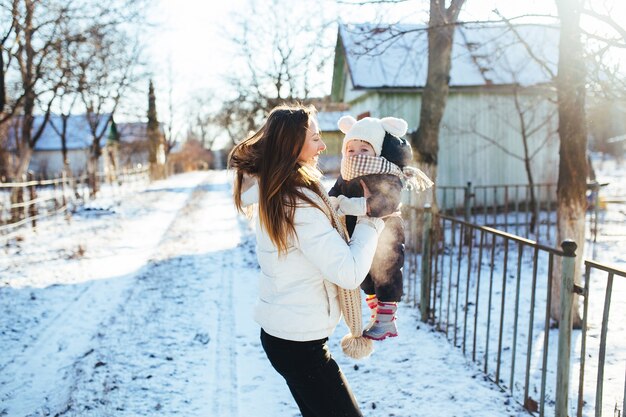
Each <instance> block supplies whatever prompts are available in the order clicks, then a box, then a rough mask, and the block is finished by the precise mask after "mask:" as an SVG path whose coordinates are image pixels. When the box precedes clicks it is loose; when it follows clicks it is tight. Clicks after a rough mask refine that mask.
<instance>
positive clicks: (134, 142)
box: [9, 114, 162, 176]
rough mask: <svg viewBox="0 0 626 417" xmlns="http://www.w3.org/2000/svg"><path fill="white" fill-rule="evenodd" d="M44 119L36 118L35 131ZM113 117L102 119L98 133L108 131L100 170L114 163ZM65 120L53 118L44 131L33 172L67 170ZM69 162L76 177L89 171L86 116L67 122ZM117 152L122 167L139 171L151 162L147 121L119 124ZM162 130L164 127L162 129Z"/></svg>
mask: <svg viewBox="0 0 626 417" xmlns="http://www.w3.org/2000/svg"><path fill="white" fill-rule="evenodd" d="M42 120H43V117H42V116H36V117H35V123H34V126H33V131H36V130H37V128H38V127H39V126H40V125H41V122H42ZM110 120H111V118H110V117H109V116H102V117H101V121H100V124H99V125H98V127H97V132H101V131H102V130H101V129H105V130H106V132H104V134H103V135H102V138H101V139H100V148H101V150H102V155H101V157H100V159H99V167H98V170H99V171H100V172H103V171H106V168H108V166H105V165H106V164H107V163H109V162H110V158H108V154H107V150H108V148H107V146H108V145H109V144H111V145H112V144H113V143H110V142H111V138H112V137H111V134H110V132H109V129H110V126H111V124H110ZM61 127H62V119H61V116H60V115H56V114H52V115H50V120H49V121H48V124H47V125H46V127H45V128H44V130H43V132H42V134H41V137H40V138H39V140H38V141H37V143H36V144H35V149H34V152H33V156H32V159H31V162H30V165H29V170H30V171H32V172H34V173H35V174H39V175H44V176H55V175H57V174H58V173H60V172H61V171H62V170H63V154H62V144H61V136H60V132H61ZM66 129H67V130H66V148H67V159H68V163H69V166H70V169H71V171H72V173H73V174H75V175H79V174H81V173H84V172H86V170H87V161H88V160H89V154H90V148H91V144H92V142H93V135H92V133H91V130H90V128H89V125H88V123H87V120H86V117H85V115H84V114H80V115H71V116H69V117H68V119H67V127H66ZM116 129H117V135H116V138H117V140H116V142H117V143H115V146H116V151H115V159H116V164H119V168H135V167H138V166H146V165H147V163H148V138H147V133H146V123H145V122H132V123H117V124H116ZM161 130H162V128H161ZM16 136H17V135H16V132H15V126H13V127H12V128H10V129H9V143H15V137H16Z"/></svg>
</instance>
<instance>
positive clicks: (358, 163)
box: [341, 155, 433, 192]
mask: <svg viewBox="0 0 626 417" xmlns="http://www.w3.org/2000/svg"><path fill="white" fill-rule="evenodd" d="M370 174H391V175H395V176H396V177H399V178H400V179H401V180H402V184H403V185H404V186H407V187H408V188H409V189H412V190H414V191H415V192H420V191H424V190H425V189H427V188H430V187H432V186H433V182H432V181H431V180H430V178H428V176H427V175H426V174H424V172H422V171H421V170H419V169H417V168H414V167H409V166H407V167H404V168H402V169H400V167H399V166H397V165H396V164H393V163H391V162H389V161H388V160H386V159H385V158H383V157H381V156H369V155H354V156H349V157H344V158H343V159H342V160H341V176H342V177H343V179H344V180H346V181H350V180H353V179H354V178H358V177H361V176H363V175H370Z"/></svg>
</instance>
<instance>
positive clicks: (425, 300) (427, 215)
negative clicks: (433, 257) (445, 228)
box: [420, 204, 433, 322]
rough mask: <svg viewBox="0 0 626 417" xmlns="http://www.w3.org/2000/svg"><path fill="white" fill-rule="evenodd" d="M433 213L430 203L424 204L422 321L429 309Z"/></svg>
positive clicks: (424, 320)
mask: <svg viewBox="0 0 626 417" xmlns="http://www.w3.org/2000/svg"><path fill="white" fill-rule="evenodd" d="M432 223H433V214H432V209H431V207H430V204H426V205H425V206H424V225H423V229H422V277H421V280H420V283H421V292H420V313H421V315H422V321H423V322H427V321H428V310H429V309H430V247H431V242H430V237H431V236H432Z"/></svg>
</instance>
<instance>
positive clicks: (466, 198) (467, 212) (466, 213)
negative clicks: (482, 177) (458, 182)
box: [463, 181, 474, 223]
mask: <svg viewBox="0 0 626 417" xmlns="http://www.w3.org/2000/svg"><path fill="white" fill-rule="evenodd" d="M472 197H474V195H473V194H472V182H471V181H468V182H467V186H466V187H465V193H464V194H463V209H464V210H463V218H464V219H465V221H466V222H467V223H470V218H471V217H472V204H471V201H472Z"/></svg>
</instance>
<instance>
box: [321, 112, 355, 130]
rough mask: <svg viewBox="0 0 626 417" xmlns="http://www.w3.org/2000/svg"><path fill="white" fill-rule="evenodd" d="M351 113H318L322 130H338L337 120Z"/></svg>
mask: <svg viewBox="0 0 626 417" xmlns="http://www.w3.org/2000/svg"><path fill="white" fill-rule="evenodd" d="M348 114H350V112H348V111H320V112H318V113H317V122H318V123H319V128H320V130H321V131H322V132H338V131H339V127H338V126H337V121H338V120H339V119H340V118H341V116H345V115H348Z"/></svg>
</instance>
